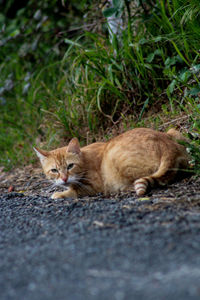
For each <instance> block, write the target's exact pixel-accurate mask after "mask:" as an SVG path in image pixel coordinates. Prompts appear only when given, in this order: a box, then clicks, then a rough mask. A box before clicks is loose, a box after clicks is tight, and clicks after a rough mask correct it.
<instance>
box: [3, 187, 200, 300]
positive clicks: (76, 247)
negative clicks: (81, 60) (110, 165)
mask: <svg viewBox="0 0 200 300" xmlns="http://www.w3.org/2000/svg"><path fill="white" fill-rule="evenodd" d="M188 186H190V189H188V188H187V187H188ZM0 257H1V260H0V295H1V296H0V298H1V300H4V299H6V300H7V299H15V300H18V299H19V300H23V299H24V300H25V299H26V300H27V299H28V300H34V299H35V300H36V299H37V300H40V299H41V300H46V299H49V300H51V299H52V300H55V299H58V300H59V299H70V300H82V299H87V300H90V299H95V300H96V299H97V300H98V299H99V300H104V299H109V300H125V299H131V300H132V299H134V300H137V299H138V300H142V299H145V300H146V299H148V300H149V299H152V300H156V299H159V300H162V299H163V300H164V299H166V300H167V299H170V300H173V299H174V300H177V299H181V300H184V299H185V300H188V299H200V190H199V181H197V183H195V185H194V184H192V181H188V182H187V184H186V183H185V182H182V183H181V184H177V185H176V184H175V185H173V186H172V188H169V189H167V190H166V189H165V190H158V191H155V192H154V193H153V194H151V195H148V196H147V197H144V198H140V199H137V198H136V197H135V195H134V194H129V195H128V194H127V195H118V196H116V197H110V198H106V197H103V196H101V195H99V196H98V197H90V198H84V199H81V200H78V201H77V200H72V199H68V200H66V199H65V200H64V199H59V200H51V199H50V198H49V197H42V196H39V195H34V196H27V195H24V194H23V193H15V192H11V193H4V194H1V196H0Z"/></svg>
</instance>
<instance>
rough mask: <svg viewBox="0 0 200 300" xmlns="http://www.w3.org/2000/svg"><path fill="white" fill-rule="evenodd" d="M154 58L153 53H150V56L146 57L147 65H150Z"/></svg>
mask: <svg viewBox="0 0 200 300" xmlns="http://www.w3.org/2000/svg"><path fill="white" fill-rule="evenodd" d="M154 57H155V52H154V53H150V54H149V55H148V56H147V58H146V61H147V62H148V63H151V62H152V61H153V59H154Z"/></svg>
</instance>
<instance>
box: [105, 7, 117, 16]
mask: <svg viewBox="0 0 200 300" xmlns="http://www.w3.org/2000/svg"><path fill="white" fill-rule="evenodd" d="M115 13H117V8H116V7H109V8H106V9H104V11H103V15H104V17H106V18H108V17H111V16H113V15H114V14H115Z"/></svg>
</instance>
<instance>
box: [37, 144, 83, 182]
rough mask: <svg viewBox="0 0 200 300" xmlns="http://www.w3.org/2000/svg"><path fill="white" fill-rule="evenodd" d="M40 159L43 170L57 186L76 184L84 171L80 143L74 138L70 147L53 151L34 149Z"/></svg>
mask: <svg viewBox="0 0 200 300" xmlns="http://www.w3.org/2000/svg"><path fill="white" fill-rule="evenodd" d="M34 150H35V152H36V154H37V156H38V157H39V159H40V162H41V164H42V168H43V170H44V173H45V175H46V176H47V178H48V179H51V180H53V181H54V182H55V184H57V185H62V184H67V183H76V182H78V181H79V179H80V176H81V174H82V173H83V170H82V168H83V167H82V165H83V164H82V153H81V150H80V146H79V142H78V140H77V139H76V138H73V139H72V140H71V141H70V142H69V144H68V146H66V147H62V148H58V149H55V150H52V151H44V150H40V149H38V148H34Z"/></svg>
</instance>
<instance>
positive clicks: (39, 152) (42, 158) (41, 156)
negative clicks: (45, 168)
mask: <svg viewBox="0 0 200 300" xmlns="http://www.w3.org/2000/svg"><path fill="white" fill-rule="evenodd" d="M33 149H34V150H35V153H36V154H37V156H38V157H39V159H40V161H41V163H43V162H44V161H45V159H46V158H47V156H48V152H47V151H44V150H40V149H38V148H36V147H33Z"/></svg>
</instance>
